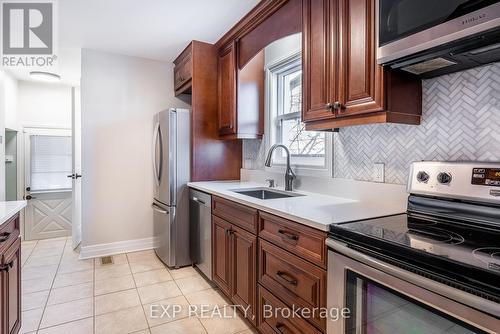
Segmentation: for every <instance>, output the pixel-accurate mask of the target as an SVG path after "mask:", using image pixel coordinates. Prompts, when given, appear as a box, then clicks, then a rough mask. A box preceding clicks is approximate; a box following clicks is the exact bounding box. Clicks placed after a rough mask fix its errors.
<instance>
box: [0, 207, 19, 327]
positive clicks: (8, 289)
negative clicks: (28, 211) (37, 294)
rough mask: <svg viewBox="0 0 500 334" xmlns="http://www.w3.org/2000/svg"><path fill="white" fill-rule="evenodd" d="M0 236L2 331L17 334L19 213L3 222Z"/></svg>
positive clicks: (0, 313) (0, 308)
mask: <svg viewBox="0 0 500 334" xmlns="http://www.w3.org/2000/svg"><path fill="white" fill-rule="evenodd" d="M0 236H1V239H0V332H1V333H7V334H17V333H18V332H19V330H20V328H21V239H20V237H19V215H16V216H14V217H13V218H11V220H10V221H8V222H6V223H4V224H3V226H2V228H1V230H0Z"/></svg>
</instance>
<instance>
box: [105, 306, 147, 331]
mask: <svg viewBox="0 0 500 334" xmlns="http://www.w3.org/2000/svg"><path fill="white" fill-rule="evenodd" d="M147 328H148V323H147V321H146V317H145V315H144V310H143V309H142V306H137V307H133V308H129V309H126V310H121V311H117V312H112V313H106V314H103V315H99V316H97V317H96V318H95V334H125V333H133V332H137V331H140V330H144V329H147Z"/></svg>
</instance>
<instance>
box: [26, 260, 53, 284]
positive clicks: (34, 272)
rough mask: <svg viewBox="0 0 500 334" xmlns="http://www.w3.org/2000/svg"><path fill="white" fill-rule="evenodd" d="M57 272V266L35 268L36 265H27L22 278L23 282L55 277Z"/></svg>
mask: <svg viewBox="0 0 500 334" xmlns="http://www.w3.org/2000/svg"><path fill="white" fill-rule="evenodd" d="M56 271H57V264H53V265H48V266H43V265H42V266H35V265H25V266H24V268H23V269H22V274H21V278H22V280H23V281H26V280H32V279H38V278H46V277H54V276H55V275H56Z"/></svg>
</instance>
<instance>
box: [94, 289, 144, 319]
mask: <svg viewBox="0 0 500 334" xmlns="http://www.w3.org/2000/svg"><path fill="white" fill-rule="evenodd" d="M140 305H141V301H140V300H139V295H138V294H137V290H136V289H131V290H125V291H120V292H114V293H110V294H107V295H102V296H97V297H95V303H94V307H95V314H96V315H101V314H105V313H110V312H115V311H118V310H123V309H126V308H131V307H134V306H140Z"/></svg>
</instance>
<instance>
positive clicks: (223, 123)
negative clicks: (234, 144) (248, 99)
mask: <svg viewBox="0 0 500 334" xmlns="http://www.w3.org/2000/svg"><path fill="white" fill-rule="evenodd" d="M218 95H219V96H218V101H219V103H218V104H219V108H218V129H219V134H220V135H231V134H235V133H236V43H232V44H230V45H229V46H228V47H226V48H225V49H224V50H222V51H221V52H220V53H219V63H218Z"/></svg>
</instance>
